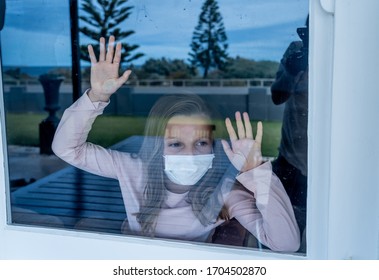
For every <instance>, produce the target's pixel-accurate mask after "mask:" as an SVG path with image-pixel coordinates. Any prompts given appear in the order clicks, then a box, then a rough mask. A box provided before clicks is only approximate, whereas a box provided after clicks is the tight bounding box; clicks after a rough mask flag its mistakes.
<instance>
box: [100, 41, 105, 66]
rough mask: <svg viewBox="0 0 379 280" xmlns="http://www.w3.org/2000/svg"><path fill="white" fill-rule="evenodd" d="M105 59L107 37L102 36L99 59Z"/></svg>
mask: <svg viewBox="0 0 379 280" xmlns="http://www.w3.org/2000/svg"><path fill="white" fill-rule="evenodd" d="M104 60H105V39H104V38H103V37H101V38H100V54H99V61H104Z"/></svg>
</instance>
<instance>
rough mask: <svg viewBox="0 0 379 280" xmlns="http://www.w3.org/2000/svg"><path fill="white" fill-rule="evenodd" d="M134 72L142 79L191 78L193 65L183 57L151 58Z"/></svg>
mask: <svg viewBox="0 0 379 280" xmlns="http://www.w3.org/2000/svg"><path fill="white" fill-rule="evenodd" d="M134 73H135V74H136V75H137V76H138V78H140V79H152V78H166V79H189V78H191V67H190V66H189V65H188V64H186V63H185V61H184V60H182V59H173V60H171V59H166V58H165V57H162V58H160V59H154V58H150V59H148V60H146V62H145V63H144V64H143V65H142V66H141V67H140V68H138V69H136V70H134Z"/></svg>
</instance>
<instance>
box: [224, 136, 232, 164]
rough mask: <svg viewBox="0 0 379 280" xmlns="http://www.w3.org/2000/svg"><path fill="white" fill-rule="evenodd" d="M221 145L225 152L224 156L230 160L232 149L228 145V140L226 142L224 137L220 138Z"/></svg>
mask: <svg viewBox="0 0 379 280" xmlns="http://www.w3.org/2000/svg"><path fill="white" fill-rule="evenodd" d="M221 145H222V147H223V149H224V152H225V154H226V156H227V157H228V159H229V160H230V161H231V159H232V158H233V151H232V149H231V148H230V145H229V143H228V142H226V141H225V140H224V139H222V140H221Z"/></svg>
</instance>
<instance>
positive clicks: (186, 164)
mask: <svg viewBox="0 0 379 280" xmlns="http://www.w3.org/2000/svg"><path fill="white" fill-rule="evenodd" d="M114 40H115V39H114V37H113V36H111V37H110V39H109V43H108V48H107V50H106V47H105V39H104V38H101V39H100V54H99V58H98V60H97V59H96V56H95V54H94V51H93V48H92V46H91V45H90V46H89V47H88V51H89V55H90V58H91V88H90V89H89V90H87V91H86V93H85V94H84V95H83V96H82V97H81V98H80V99H79V100H78V101H77V102H75V103H74V104H73V105H72V106H71V107H70V108H68V109H67V110H66V111H65V113H64V115H63V117H62V119H61V122H60V124H59V126H58V129H57V131H56V134H55V137H54V141H53V151H54V152H55V153H56V154H57V156H59V157H60V158H62V159H63V160H65V161H67V162H68V163H70V164H72V165H74V166H76V167H78V168H81V169H83V170H86V171H88V172H92V173H94V174H97V175H100V176H105V177H110V178H114V179H117V180H118V181H119V183H120V187H121V191H122V196H123V200H124V205H125V209H126V213H127V222H126V223H125V227H124V229H123V230H124V232H128V233H132V234H137V235H147V236H155V237H162V238H174V239H180V240H191V241H201V242H206V241H208V240H209V239H210V237H211V236H212V234H213V232H214V230H215V228H216V227H217V226H219V225H221V224H223V223H224V222H225V221H227V220H229V219H231V218H236V219H237V220H238V221H239V222H240V224H241V225H243V226H244V227H245V228H246V229H247V230H248V231H249V232H251V233H252V234H253V235H254V236H255V237H256V238H257V239H258V240H259V242H261V243H262V244H263V245H265V246H267V247H268V248H270V249H272V250H275V251H287V252H289V251H296V250H297V249H298V247H299V243H300V237H299V229H298V226H297V224H296V220H295V217H294V214H293V210H292V206H291V203H290V201H289V199H288V196H287V194H286V192H285V190H284V188H283V186H282V184H281V182H280V181H279V179H278V178H277V177H276V176H275V175H274V174H273V173H272V170H271V164H270V162H265V163H262V155H261V140H262V130H263V129H262V124H261V123H260V122H259V123H258V128H257V135H256V138H255V139H254V138H253V132H252V127H251V124H250V120H249V116H248V114H247V113H244V114H243V115H242V116H241V114H240V113H239V112H237V113H236V124H237V132H236V131H235V130H234V128H233V126H232V124H231V121H230V119H229V118H227V119H226V121H225V125H226V129H227V131H228V133H229V136H230V142H231V145H230V144H229V143H228V142H227V141H225V140H222V141H221V144H222V145H221V146H222V148H220V145H216V143H215V141H214V139H213V130H214V125H213V123H212V117H211V115H210V113H209V110H208V108H207V106H206V105H205V103H204V102H203V101H202V99H201V98H199V97H197V96H195V95H178V96H165V97H163V98H162V99H160V100H159V101H158V102H157V103H156V104H155V105H154V106H153V108H152V109H151V112H150V114H149V117H148V120H147V124H146V129H145V133H146V136H145V139H144V142H143V144H142V147H141V151H140V152H139V154H137V155H136V154H129V153H124V152H120V151H116V150H111V149H106V148H103V147H100V146H98V145H94V144H92V143H89V142H86V140H87V136H88V133H89V131H90V129H91V126H92V124H93V122H94V121H95V119H96V117H97V116H98V115H101V114H102V112H103V110H104V108H105V107H106V106H107V105H108V103H109V98H110V96H111V95H112V94H113V93H115V92H116V91H117V89H118V88H120V87H121V86H122V85H123V84H124V83H125V82H126V81H127V80H128V77H129V75H130V73H131V72H130V71H129V70H128V71H125V73H123V75H121V76H119V75H118V70H119V63H120V58H121V44H120V43H117V45H116V48H115V46H114V45H115V41H114ZM222 150H224V152H225V154H226V156H227V158H228V159H229V161H230V162H231V163H232V164H231V165H230V167H229V168H225V165H226V164H225V161H223V159H222V156H221V155H222Z"/></svg>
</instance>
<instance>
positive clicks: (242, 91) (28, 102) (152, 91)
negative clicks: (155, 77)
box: [4, 86, 284, 121]
mask: <svg viewBox="0 0 379 280" xmlns="http://www.w3.org/2000/svg"><path fill="white" fill-rule="evenodd" d="M184 93H186V94H188V93H195V94H198V95H199V96H201V97H202V98H203V99H205V100H206V101H207V102H208V103H209V104H210V106H211V107H212V108H213V109H214V110H216V112H217V113H218V114H219V115H220V117H225V116H232V117H233V115H234V112H235V111H237V110H238V111H241V112H243V111H246V112H249V114H250V116H251V118H252V119H254V120H266V121H267V120H275V121H281V120H282V115H283V109H284V105H279V106H277V105H274V104H273V102H272V101H271V93H270V88H269V87H250V88H246V87H123V88H121V89H120V90H119V92H118V93H117V94H115V95H114V96H112V100H111V103H110V105H109V106H108V107H107V108H106V110H105V114H107V115H138V116H146V115H147V114H148V112H149V110H150V108H151V107H152V105H153V104H154V103H155V101H156V100H157V99H158V98H160V97H161V96H162V95H166V94H184ZM4 99H5V100H4V101H5V108H6V111H7V112H11V113H23V112H32V113H44V112H45V113H46V114H47V112H46V111H44V107H45V100H44V95H43V92H42V91H38V90H33V91H31V90H30V89H28V88H26V87H25V86H14V87H9V91H6V92H5V93H4ZM71 104H72V94H71V93H70V92H67V91H65V90H64V91H63V92H61V93H60V96H59V105H60V107H61V108H60V109H59V111H58V115H60V114H62V113H63V111H64V109H65V108H67V107H68V106H70V105H71Z"/></svg>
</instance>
